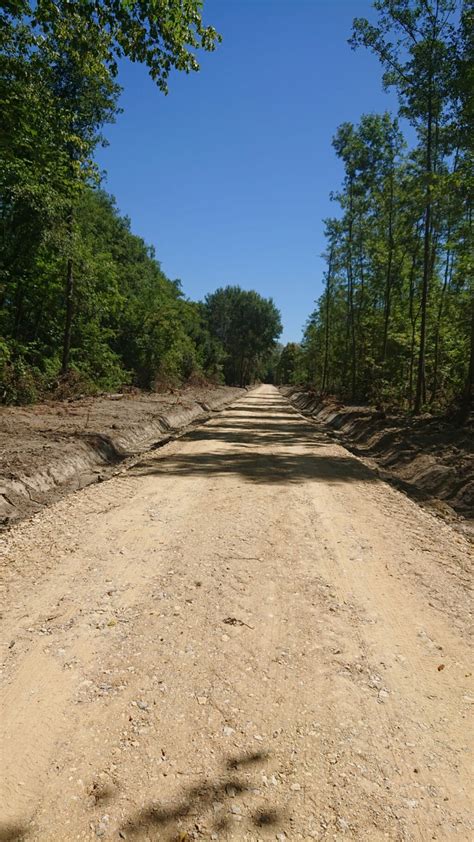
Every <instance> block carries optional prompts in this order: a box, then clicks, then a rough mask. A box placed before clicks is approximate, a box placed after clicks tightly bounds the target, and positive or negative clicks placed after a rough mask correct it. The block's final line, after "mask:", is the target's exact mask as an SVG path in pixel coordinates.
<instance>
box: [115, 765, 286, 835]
mask: <svg viewBox="0 0 474 842" xmlns="http://www.w3.org/2000/svg"><path fill="white" fill-rule="evenodd" d="M268 757H269V755H268V754H267V753H266V752H257V753H252V754H243V755H240V756H238V757H230V758H228V759H227V760H226V761H225V763H224V765H223V769H222V773H221V775H219V777H218V779H217V780H214V781H210V780H209V779H208V778H203V779H202V780H201V781H198V783H197V784H194V785H193V786H189V787H186V788H185V789H184V790H183V792H182V794H181V796H180V797H178V799H177V800H176V801H175V802H174V803H172V804H171V805H167V806H166V805H164V804H161V803H160V802H158V801H157V802H153V803H151V804H150V805H149V806H146V807H144V808H143V809H142V810H139V811H138V812H137V813H136V814H135V815H134V816H131V817H130V818H129V819H127V820H126V821H125V822H124V823H123V824H122V826H121V828H120V831H119V832H120V833H121V834H122V836H123V838H126V839H155V838H156V839H166V840H167V842H178V840H180V841H181V842H184V840H188V839H189V840H191V839H192V838H194V837H193V836H192V835H191V834H193V832H194V831H195V830H198V829H201V830H202V827H201V825H200V823H202V822H204V823H205V828H206V832H209V833H212V832H216V833H219V832H224V831H226V830H230V828H231V826H232V823H233V822H235V826H236V827H237V823H238V820H239V819H243V820H244V821H245V823H246V824H247V827H248V824H250V826H251V827H253V828H263V827H272V828H277V827H279V826H281V823H282V822H283V821H284V814H283V812H282V811H280V810H278V809H276V808H275V807H273V806H270V807H269V806H267V805H264V806H263V807H260V808H258V809H256V810H254V811H252V812H250V813H246V812H245V811H244V810H243V809H242V811H241V808H240V805H239V803H238V802H239V798H238V796H239V795H242V794H243V793H245V792H249V791H250V789H251V786H250V784H249V782H248V781H246V780H245V779H244V774H245V773H246V772H247V771H248V770H252V768H254V767H257V766H259V765H260V764H261V763H263V762H265V761H266V760H267V759H268ZM216 807H217V809H216ZM204 817H205V818H204ZM157 834H159V835H157Z"/></svg>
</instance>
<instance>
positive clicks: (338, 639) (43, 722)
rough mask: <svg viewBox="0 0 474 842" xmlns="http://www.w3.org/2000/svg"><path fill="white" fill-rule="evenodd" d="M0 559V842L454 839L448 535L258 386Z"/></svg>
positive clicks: (453, 651) (462, 828) (14, 540)
mask: <svg viewBox="0 0 474 842" xmlns="http://www.w3.org/2000/svg"><path fill="white" fill-rule="evenodd" d="M2 542H3V551H4V557H3V564H2V568H1V569H2V581H3V587H4V590H3V597H2V606H3V609H2V610H3V617H2V620H1V627H2V651H1V656H2V662H3V666H2V672H1V675H0V682H1V683H0V687H1V689H0V701H1V705H2V717H1V723H0V731H1V749H0V758H1V760H0V763H1V767H2V773H3V776H2V787H3V789H2V792H1V794H0V805H1V806H0V812H1V823H0V840H15V839H23V838H25V839H28V840H29V839H32V840H54V841H55V842H56V840H61V842H67V840H75V839H95V838H97V837H99V838H105V839H128V840H168V842H171V840H187V839H194V838H196V839H204V840H210V839H219V840H267V839H277V840H297V839H298V840H299V839H303V840H309V839H330V840H334V839H337V840H342V839H361V840H386V839H390V840H423V842H425V840H430V839H436V840H442V839H449V840H452V839H456V840H470V839H472V824H471V815H472V814H471V815H470V806H471V805H470V804H469V772H470V768H471V767H470V759H469V754H468V746H467V742H468V721H469V720H468V716H469V710H470V708H471V706H472V703H473V702H474V693H473V690H472V677H471V667H470V665H469V654H468V643H467V638H466V635H467V630H468V623H469V620H468V613H469V600H468V581H469V574H468V561H469V556H468V553H469V547H468V544H467V543H466V541H465V539H464V538H463V537H462V536H461V535H459V534H458V533H456V532H455V531H453V530H452V528H451V527H450V526H449V524H445V523H442V522H439V521H438V520H435V519H434V518H433V517H432V515H431V514H430V513H428V512H426V511H424V510H422V509H420V508H418V507H417V506H416V504H415V503H413V502H412V501H410V500H409V499H407V498H406V497H404V496H402V495H401V494H399V493H398V492H397V491H395V490H394V489H392V488H390V487H389V486H388V485H386V484H385V483H383V482H382V481H380V480H379V479H377V478H376V476H375V475H374V474H373V473H372V472H371V471H370V470H369V469H368V468H367V467H366V466H365V465H363V464H362V463H361V462H360V461H359V460H358V459H357V458H355V457H354V456H351V455H350V454H349V453H348V452H347V451H346V450H344V448H342V447H340V446H339V445H338V444H334V443H333V442H331V441H330V440H329V439H328V438H326V437H325V436H324V434H322V433H318V432H316V431H315V428H314V426H313V425H312V424H310V423H309V422H307V421H305V420H304V419H303V418H302V417H301V416H300V415H298V413H297V412H295V410H293V409H292V408H291V407H290V406H289V405H288V403H287V401H286V399H285V398H283V397H282V396H280V395H279V394H278V393H277V391H276V390H275V389H274V388H273V387H269V386H264V387H261V388H260V389H258V390H256V391H254V392H252V393H251V394H249V395H247V396H246V397H244V398H242V399H240V400H239V401H238V402H237V403H236V404H234V405H233V407H232V408H230V409H228V410H226V411H225V412H224V413H222V414H221V415H220V417H218V418H214V419H212V420H211V421H210V422H208V423H207V424H206V425H203V426H202V427H200V428H198V429H197V430H195V431H194V432H192V433H191V434H190V435H189V436H188V437H186V438H185V439H181V440H180V441H179V442H173V443H171V444H169V445H166V446H165V447H164V448H163V449H162V450H160V451H156V452H154V453H152V454H148V455H147V456H145V457H143V460H142V461H141V462H140V463H139V464H137V465H135V467H134V468H133V469H131V470H130V471H129V472H127V473H126V474H125V475H122V476H119V477H115V478H114V479H112V480H110V481H109V482H106V483H103V484H101V485H96V486H90V487H88V488H86V489H83V490H82V491H79V492H78V493H77V494H75V495H72V496H69V497H67V498H66V499H64V500H62V501H61V502H59V503H56V504H55V505H54V506H52V507H51V508H50V509H48V510H44V511H43V512H42V513H40V514H38V515H36V516H35V517H34V518H33V519H32V520H30V521H28V522H24V523H23V524H21V525H19V526H17V527H16V528H14V529H12V530H11V531H10V532H9V533H7V534H5V535H4V536H3V538H2Z"/></svg>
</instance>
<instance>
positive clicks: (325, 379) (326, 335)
mask: <svg viewBox="0 0 474 842" xmlns="http://www.w3.org/2000/svg"><path fill="white" fill-rule="evenodd" d="M333 259H334V246H332V247H331V252H330V254H329V266H328V272H327V278H326V324H325V330H324V363H323V382H322V384H321V392H322V394H323V395H324V394H325V392H326V389H327V384H328V379H329V336H330V331H329V328H330V325H329V313H330V302H331V274H332V264H333Z"/></svg>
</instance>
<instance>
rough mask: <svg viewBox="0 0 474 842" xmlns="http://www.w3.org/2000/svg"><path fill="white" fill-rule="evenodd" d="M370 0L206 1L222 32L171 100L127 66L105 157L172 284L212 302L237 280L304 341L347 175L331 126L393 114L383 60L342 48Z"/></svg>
mask: <svg viewBox="0 0 474 842" xmlns="http://www.w3.org/2000/svg"><path fill="white" fill-rule="evenodd" d="M356 16H357V17H366V16H367V17H372V10H371V2H369V0H207V2H205V3H204V19H205V22H206V23H209V24H212V25H213V26H215V27H216V29H218V31H219V32H220V33H221V34H222V36H223V43H222V44H221V45H220V46H219V47H218V49H217V50H216V52H214V53H211V54H202V55H201V71H200V73H198V74H192V75H189V76H186V75H183V74H178V73H175V74H173V76H172V77H171V79H170V93H169V95H168V96H167V97H164V96H163V95H162V94H161V93H160V92H159V91H158V89H157V88H156V87H155V86H154V85H153V83H152V82H151V80H150V79H149V78H148V76H147V72H146V70H145V68H143V67H140V66H138V65H131V64H129V63H124V64H122V66H121V74H120V78H119V81H120V83H121V84H122V86H123V88H124V93H123V96H122V100H121V105H122V107H123V109H124V113H123V114H121V115H119V117H118V118H117V123H116V124H115V125H114V126H111V127H109V128H107V131H106V136H107V137H108V139H109V141H110V146H108V147H107V148H106V149H104V150H100V152H99V153H98V155H97V158H98V161H99V164H100V166H101V167H103V168H104V169H105V170H106V171H107V181H106V183H105V185H104V186H105V187H106V189H108V190H109V192H111V193H113V194H114V195H115V197H116V199H117V202H118V206H119V208H120V210H121V212H122V213H124V214H127V215H128V216H130V218H131V221H132V230H133V231H134V233H136V234H139V235H140V236H142V237H143V238H144V239H145V240H146V242H148V243H152V244H153V245H154V246H155V247H156V252H157V257H158V259H159V260H160V261H161V264H162V267H163V269H164V271H165V272H166V274H167V275H168V276H169V277H170V278H180V279H181V281H182V284H183V290H184V292H185V294H186V295H188V296H189V297H191V298H193V299H200V298H203V297H204V295H205V294H206V293H207V292H211V291H213V290H214V289H216V288H217V287H218V286H222V285H226V284H239V285H240V286H242V287H244V288H247V289H256V290H257V291H258V292H260V293H261V294H262V295H265V296H272V297H273V299H274V301H275V302H276V304H277V306H278V307H279V308H280V310H281V312H282V318H283V324H284V333H283V336H282V340H283V341H285V342H286V341H298V340H299V339H300V338H301V330H302V328H303V326H304V323H305V321H306V319H307V317H308V315H309V313H310V312H311V310H312V309H313V303H314V300H315V298H317V297H318V296H319V295H320V293H321V289H322V285H321V284H322V272H323V269H324V264H323V261H322V260H321V258H320V256H319V255H320V254H321V252H322V251H323V249H324V238H323V222H322V220H323V219H324V217H326V216H329V215H331V214H334V212H335V206H334V204H333V203H332V202H331V201H330V199H329V193H330V191H331V190H336V189H337V188H338V186H339V184H340V180H341V168H340V165H339V162H338V161H337V159H336V157H335V154H334V152H333V150H332V147H331V137H332V135H333V134H334V132H335V129H336V127H337V126H338V125H339V124H340V123H342V122H343V121H345V120H351V121H357V120H358V119H359V118H360V115H361V114H362V113H364V112H374V111H377V112H380V111H383V110H385V109H387V108H392V109H393V110H395V100H394V97H393V95H390V96H389V95H387V94H386V93H384V92H383V90H382V84H381V71H380V67H379V64H378V62H377V60H376V59H375V58H374V57H373V56H372V55H370V54H369V53H368V52H366V51H364V50H357V52H353V51H352V50H351V49H350V47H349V46H348V44H347V38H348V37H349V35H350V31H351V23H352V19H353V17H356Z"/></svg>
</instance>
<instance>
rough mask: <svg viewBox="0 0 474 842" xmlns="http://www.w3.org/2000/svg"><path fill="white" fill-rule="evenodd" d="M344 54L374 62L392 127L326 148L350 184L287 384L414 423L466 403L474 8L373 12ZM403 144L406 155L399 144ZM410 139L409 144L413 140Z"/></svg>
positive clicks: (282, 365) (343, 130)
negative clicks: (393, 410)
mask: <svg viewBox="0 0 474 842" xmlns="http://www.w3.org/2000/svg"><path fill="white" fill-rule="evenodd" d="M374 8H375V10H376V11H377V13H378V19H377V23H375V24H374V23H369V22H368V21H367V20H365V19H356V20H355V21H354V27H353V33H352V37H351V39H350V43H351V45H352V46H353V47H354V48H357V47H359V46H363V47H366V48H367V49H369V50H372V52H373V53H375V55H376V56H377V57H378V58H379V60H380V63H381V65H382V68H383V71H384V75H383V82H384V85H385V86H386V87H387V88H389V87H394V88H395V89H396V92H397V94H398V100H399V114H398V115H397V116H392V115H390V114H389V113H385V114H365V115H362V117H361V119H360V122H359V123H358V124H357V125H353V124H351V123H343V124H342V125H340V126H339V127H338V128H337V130H336V132H335V135H334V138H333V147H334V150H335V154H336V155H337V156H338V158H339V159H340V160H341V162H342V164H343V167H344V178H343V182H342V184H341V185H340V187H339V189H338V190H336V191H335V192H334V194H333V196H332V198H333V200H334V202H335V203H336V204H337V206H338V212H337V213H336V214H335V215H334V217H333V218H330V219H327V220H325V236H326V242H327V248H326V253H325V258H326V267H327V268H326V272H325V279H324V287H325V288H324V292H323V294H322V296H321V298H320V299H319V301H318V302H317V304H316V309H315V310H314V312H313V313H312V314H311V316H310V318H309V320H308V323H307V326H306V330H305V333H304V339H303V342H302V344H301V345H298V344H295V343H291V344H290V345H287V346H286V347H285V348H284V349H283V351H282V354H281V357H280V360H279V363H278V367H277V377H278V379H279V380H280V381H281V382H295V383H296V382H308V383H310V384H312V385H313V386H314V387H315V388H316V389H317V390H318V391H320V392H321V393H323V394H333V395H336V396H338V397H339V398H342V399H344V400H346V401H352V402H354V401H372V402H384V403H389V404H392V405H398V406H400V407H405V408H407V409H412V410H414V411H415V412H417V413H418V412H420V410H421V409H422V408H424V407H430V408H434V409H439V408H444V407H446V406H451V405H452V404H453V403H454V404H456V403H458V404H459V403H460V404H461V405H463V406H464V409H465V410H467V408H468V405H469V403H470V402H471V401H472V388H473V367H474V290H473V264H472V259H473V239H472V200H473V192H472V187H473V179H472V176H473V168H472V164H473V160H472V151H473V146H472V144H473V123H472V118H473V110H472V109H473V106H472V91H473V90H474V73H473V62H472V59H473V52H472V46H473V42H472V37H473V32H474V27H473V19H472V6H471V9H470V10H469V4H468V3H462V4H461V3H458V2H454V0H433V1H432V2H428V0H390V1H389V0H377V2H375V3H374ZM407 137H408V138H410V141H411V142H410V143H409V142H408V140H407ZM412 138H415V139H416V140H415V142H413V141H412Z"/></svg>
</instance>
